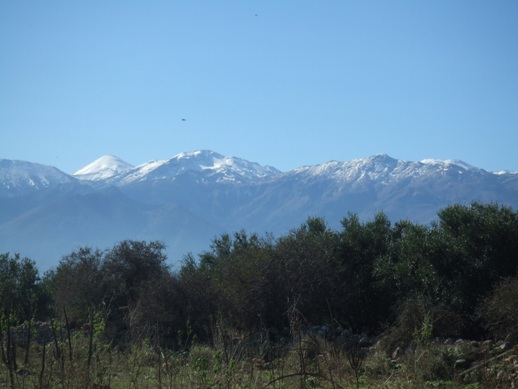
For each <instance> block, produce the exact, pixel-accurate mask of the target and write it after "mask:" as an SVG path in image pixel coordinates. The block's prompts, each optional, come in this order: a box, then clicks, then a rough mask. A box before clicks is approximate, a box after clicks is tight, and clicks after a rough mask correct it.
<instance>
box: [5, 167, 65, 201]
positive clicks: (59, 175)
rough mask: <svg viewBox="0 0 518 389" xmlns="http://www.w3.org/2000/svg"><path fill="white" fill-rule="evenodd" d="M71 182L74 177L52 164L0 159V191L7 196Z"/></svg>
mask: <svg viewBox="0 0 518 389" xmlns="http://www.w3.org/2000/svg"><path fill="white" fill-rule="evenodd" d="M73 182H75V180H74V178H72V177H70V176H69V175H68V174H66V173H64V172H62V171H60V170H58V169H56V168H55V167H53V166H47V165H41V164H38V163H32V162H26V161H17V160H8V159H0V192H1V193H2V194H5V195H6V196H7V197H13V196H19V195H23V194H26V193H28V192H31V191H35V190H40V189H47V188H50V187H53V186H57V185H62V184H70V183H73Z"/></svg>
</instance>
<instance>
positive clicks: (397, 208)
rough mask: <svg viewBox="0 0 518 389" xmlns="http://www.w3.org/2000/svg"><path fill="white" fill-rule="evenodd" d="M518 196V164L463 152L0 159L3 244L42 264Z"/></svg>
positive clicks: (422, 213)
mask: <svg viewBox="0 0 518 389" xmlns="http://www.w3.org/2000/svg"><path fill="white" fill-rule="evenodd" d="M472 201H481V202H498V203H500V204H507V205H510V206H512V207H514V208H516V207H518V174H517V173H512V172H498V173H494V172H488V171H486V170H483V169H480V168H476V167H473V166H470V165H468V164H466V163H464V162H461V161H456V160H447V161H441V160H429V159H427V160H423V161H419V162H412V161H401V160H397V159H394V158H391V157H390V156H388V155H386V154H380V155H375V156H372V157H369V158H363V159H357V160H352V161H348V162H338V161H331V162H327V163H323V164H320V165H316V166H303V167H300V168H298V169H295V170H293V171H290V172H285V173H283V172H280V171H278V170H277V169H275V168H273V167H269V166H261V165H259V164H257V163H253V162H249V161H246V160H244V159H240V158H235V157H226V156H222V155H220V154H217V153H215V152H212V151H208V150H201V151H195V152H191V153H181V154H179V155H177V156H175V157H173V158H171V159H169V160H160V161H151V162H148V163H145V164H142V165H140V166H136V167H134V166H132V165H131V164H129V163H127V162H124V161H122V160H121V159H119V158H117V157H115V156H105V157H101V158H99V159H98V160H96V161H94V162H92V163H91V164H89V165H87V166H85V167H84V168H82V169H80V170H78V171H77V172H75V173H74V174H72V175H67V174H65V173H63V172H61V171H59V170H58V169H56V168H54V167H50V166H43V165H39V164H34V163H30V162H22V161H10V160H0V251H2V252H5V251H11V252H20V253H21V254H22V255H26V256H29V257H31V258H33V259H35V260H37V261H38V264H39V265H40V267H42V268H48V267H50V266H54V265H55V264H57V262H58V260H59V258H60V257H61V255H63V254H66V253H68V252H70V251H72V250H74V249H76V248H77V247H79V246H84V245H90V246H95V247H99V248H105V247H109V246H111V245H113V244H114V243H116V242H117V241H120V240H123V239H146V240H155V239H159V240H163V241H164V242H165V243H166V244H167V245H168V254H169V257H170V258H172V259H173V260H174V261H178V260H180V259H181V258H182V256H183V255H184V254H186V253H187V252H189V251H192V252H194V253H198V252H200V251H201V250H203V249H206V248H208V246H209V244H210V241H211V239H212V238H214V237H215V236H217V235H219V234H221V233H224V232H234V231H238V230H240V229H243V228H244V229H246V230H248V231H251V232H252V231H253V232H257V233H259V234H263V233H266V232H271V233H273V234H276V235H280V234H285V233H286V232H288V231H289V230H290V229H292V228H294V227H297V226H298V225H300V224H301V223H302V222H304V220H305V219H306V218H307V217H308V216H322V217H324V218H325V219H326V221H327V223H328V224H329V225H330V226H331V227H333V228H340V220H341V219H342V218H343V217H344V216H346V215H347V213H348V212H354V213H357V214H358V215H359V216H360V217H362V218H364V219H367V218H372V217H373V216H374V214H375V213H376V212H379V211H383V212H385V213H386V214H387V215H388V216H389V218H390V219H391V220H392V221H393V222H395V221H397V220H400V219H410V220H412V221H416V222H422V223H428V222H430V221H431V220H433V219H434V218H435V216H436V213H437V211H438V210H440V209H441V208H444V207H445V206H447V205H449V204H452V203H470V202H472Z"/></svg>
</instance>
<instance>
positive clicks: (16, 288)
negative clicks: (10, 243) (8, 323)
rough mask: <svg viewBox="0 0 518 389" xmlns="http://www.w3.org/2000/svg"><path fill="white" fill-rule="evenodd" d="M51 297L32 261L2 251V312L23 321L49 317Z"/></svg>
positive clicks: (0, 262) (0, 259)
mask: <svg viewBox="0 0 518 389" xmlns="http://www.w3.org/2000/svg"><path fill="white" fill-rule="evenodd" d="M49 305H50V298H49V296H48V294H47V293H46V290H45V289H44V288H43V287H42V285H41V279H40V277H39V272H38V269H37V268H36V264H35V262H34V261H33V260H31V259H29V258H23V259H22V258H20V255H19V254H15V255H14V257H13V256H10V255H9V253H5V254H0V309H1V310H2V311H1V314H2V315H3V316H4V317H5V316H12V317H14V318H16V321H17V322H19V323H21V322H24V321H27V320H31V319H43V318H46V316H47V314H48V313H49Z"/></svg>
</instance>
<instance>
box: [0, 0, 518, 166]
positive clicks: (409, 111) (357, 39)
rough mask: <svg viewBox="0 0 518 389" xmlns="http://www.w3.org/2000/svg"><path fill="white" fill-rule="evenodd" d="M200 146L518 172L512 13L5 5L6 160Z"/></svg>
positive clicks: (414, 4) (474, 6)
mask: <svg viewBox="0 0 518 389" xmlns="http://www.w3.org/2000/svg"><path fill="white" fill-rule="evenodd" d="M183 119H185V120H183ZM197 149H210V150H214V151H217V152H219V153H221V154H224V155H232V156H237V157H242V158H245V159H248V160H250V161H255V162H259V163H261V164H263V165H272V166H275V167H277V168H278V169H280V170H283V171H287V170H291V169H293V168H296V167H299V166H302V165H314V164H318V163H323V162H326V161H329V160H340V161H347V160H350V159H354V158H361V157H368V156H370V155H373V154H377V153H387V154H389V155H391V156H392V157H394V158H399V159H404V160H420V159H424V158H437V159H454V158H455V159H461V160H463V161H465V162H467V163H470V164H472V165H475V166H479V167H482V168H485V169H487V170H501V169H507V170H513V171H518V2H516V1H476V0H469V1H460V0H459V1H345V0H340V1H318V2H317V1H303V0H297V1H273V0H271V1H268V0H265V1H258V0H256V1H224V0H222V1H172V0H170V1H146V2H144V1H129V0H125V1H117V0H112V1H110V0H108V1H106V0H102V1H99V0H92V1H69V0H64V1H53V0H49V1H30V0H28V1H15V0H3V1H2V2H0V158H8V159H21V160H27V161H32V162H39V163H43V164H49V165H54V166H56V167H58V168H60V169H61V170H63V171H65V172H67V173H71V172H73V171H75V170H77V169H79V168H81V167H83V166H84V165H86V164H88V163H89V162H91V161H93V160H94V159H96V158H98V157H100V156H102V155H105V154H115V155H117V156H119V157H121V158H122V159H124V160H126V161H127V162H130V163H132V164H140V163H143V162H147V161H149V160H152V159H168V158H171V157H173V156H174V155H176V154H178V153H180V152H183V151H193V150H197Z"/></svg>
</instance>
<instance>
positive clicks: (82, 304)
mask: <svg viewBox="0 0 518 389" xmlns="http://www.w3.org/2000/svg"><path fill="white" fill-rule="evenodd" d="M517 275H518V212H517V211H514V210H512V209H511V208H508V207H505V206H499V205H497V204H481V203H473V204H471V205H469V206H465V205H452V206H449V207H447V208H445V209H443V210H441V211H440V212H439V213H438V221H437V222H436V223H433V224H432V225H422V224H417V223H413V222H411V221H407V220H402V221H398V222H396V223H394V224H392V223H391V221H390V220H389V219H388V218H387V217H386V216H385V215H384V214H383V213H380V214H377V215H376V216H375V217H374V218H373V219H372V220H369V221H361V220H360V219H359V218H358V216H357V215H354V214H349V215H348V216H347V217H345V218H344V219H343V220H342V228H341V229H340V230H338V231H335V230H333V229H330V228H328V227H327V226H326V224H325V221H324V220H322V219H320V218H310V219H308V220H307V221H306V222H305V223H304V224H303V225H301V226H300V227H298V228H296V229H294V230H292V231H291V232H289V233H288V234H286V235H285V236H281V237H279V238H274V237H271V236H268V235H266V236H259V235H256V234H249V233H247V232H245V231H240V232H237V233H235V234H233V235H227V234H225V235H222V236H220V237H219V238H217V239H215V240H213V242H212V245H211V248H210V250H208V251H206V252H203V253H201V254H200V255H199V256H198V257H194V256H193V255H188V256H186V257H185V259H184V262H183V263H182V265H181V266H180V267H179V268H178V269H176V270H172V269H171V268H170V267H169V266H168V265H167V258H166V254H165V247H164V245H163V244H162V243H160V242H143V241H129V240H128V241H123V242H121V243H119V244H117V245H115V246H114V247H113V248H111V249H109V250H105V251H101V250H98V249H92V248H86V247H85V248H80V249H78V250H77V251H74V252H72V253H70V254H68V255H66V256H65V257H63V258H62V259H61V261H60V262H59V265H58V266H57V267H56V268H55V269H52V270H51V271H49V272H47V273H45V274H44V275H43V276H40V275H39V272H38V270H37V268H36V266H35V263H34V262H33V261H31V260H30V259H21V258H20V257H19V256H10V255H9V254H3V255H1V256H0V297H1V304H0V305H1V309H2V311H1V315H2V323H4V324H3V326H4V327H5V323H6V322H8V323H9V324H10V325H13V326H14V325H18V324H21V323H23V322H30V321H32V322H33V321H35V320H48V319H50V318H53V320H54V321H58V320H61V322H64V320H65V317H66V322H67V325H68V326H69V327H74V326H75V327H77V328H81V326H83V325H85V324H88V323H90V322H91V321H92V320H93V318H94V317H95V318H96V320H99V318H100V320H102V321H103V323H104V325H103V330H104V334H103V336H104V337H105V339H106V340H109V341H111V342H113V343H114V344H119V345H125V344H128V343H131V342H133V341H135V340H141V339H152V340H153V341H154V342H156V343H159V344H160V345H161V346H162V347H170V348H178V347H187V346H188V344H189V342H191V341H192V340H193V339H197V341H199V342H209V343H210V342H211V341H212V337H213V334H214V332H215V328H216V326H225V328H231V329H234V330H235V331H237V332H239V333H240V334H242V336H249V337H251V338H252V337H254V336H255V335H257V334H259V333H267V334H268V335H269V336H270V337H272V338H276V337H277V338H280V337H282V336H283V334H285V333H287V328H288V327H289V325H290V317H289V315H288V312H290V311H291V312H293V310H296V311H297V312H298V314H300V317H303V318H304V321H305V322H306V323H307V324H308V325H310V324H311V325H323V324H325V325H328V326H329V327H330V328H337V327H341V328H343V329H349V330H350V331H352V332H354V333H365V334H369V335H377V334H381V333H385V334H390V335H391V336H392V339H393V341H394V342H403V341H405V340H411V339H412V337H415V334H413V333H412V331H415V330H416V329H418V328H420V326H421V325H422V323H423V321H426V322H427V323H430V328H431V329H432V330H433V336H439V337H454V336H455V337H464V338H470V339H482V338H490V337H496V338H508V339H509V340H514V341H516V340H518V317H517V315H518V314H517V312H518V277H517Z"/></svg>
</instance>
